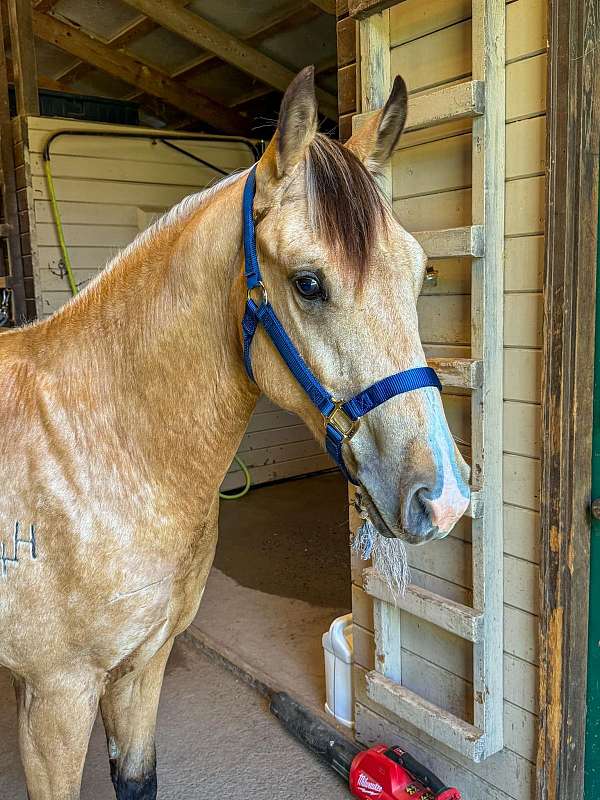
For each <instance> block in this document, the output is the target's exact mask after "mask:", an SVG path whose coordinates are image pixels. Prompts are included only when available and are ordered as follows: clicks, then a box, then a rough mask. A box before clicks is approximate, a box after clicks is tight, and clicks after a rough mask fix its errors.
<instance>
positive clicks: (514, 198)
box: [352, 0, 547, 800]
mask: <svg viewBox="0 0 600 800" xmlns="http://www.w3.org/2000/svg"><path fill="white" fill-rule="evenodd" d="M546 6H547V3H546V2H545V0H509V2H507V4H506V23H507V30H506V35H507V54H506V79H507V89H506V96H507V102H506V227H505V235H506V259H505V306H504V316H505V318H504V330H505V339H504V421H503V422H504V463H503V470H504V475H503V482H504V485H503V494H504V578H505V583H504V596H505V607H504V612H505V613H504V695H505V705H504V726H505V748H504V750H502V751H501V752H500V753H497V754H496V755H494V756H492V757H490V758H488V759H487V760H485V761H484V762H483V763H481V764H478V765H474V764H473V763H472V762H471V761H468V760H467V759H465V758H463V757H462V756H460V755H457V753H455V752H454V751H452V750H450V749H449V748H447V747H445V746H443V745H440V744H438V743H436V742H434V741H433V740H431V739H430V738H428V737H427V736H426V735H425V734H423V733H422V732H420V731H418V730H416V729H414V728H413V727H411V726H410V725H408V724H406V723H405V722H401V721H399V720H395V719H394V717H393V715H392V714H391V713H390V712H389V711H388V710H386V709H384V708H382V707H381V706H377V704H376V703H374V702H373V701H371V700H370V699H369V698H368V696H367V693H366V689H365V675H366V672H368V671H369V670H371V669H373V658H374V645H373V633H372V631H373V611H372V602H371V598H370V597H369V596H368V595H367V594H366V593H365V591H364V590H363V588H362V578H361V571H362V569H363V567H364V562H359V561H357V560H356V559H354V561H353V571H352V574H353V581H354V585H353V614H354V622H355V637H354V638H355V643H356V644H355V654H356V674H355V677H356V696H357V720H356V730H357V735H358V736H359V738H361V737H363V738H364V739H365V741H367V742H370V741H374V740H375V739H382V740H385V741H389V740H392V741H398V742H403V743H404V745H405V746H406V747H407V749H409V750H411V752H413V753H414V754H415V755H416V756H417V757H421V758H423V759H424V760H425V763H428V764H429V765H430V766H432V767H434V768H435V769H436V771H438V772H440V773H441V774H442V776H443V777H444V778H445V779H446V780H447V781H448V782H449V783H451V784H453V785H456V786H458V787H459V788H460V789H462V791H463V796H464V797H468V798H469V800H489V799H490V798H492V799H493V800H507V799H508V798H512V800H532V798H533V797H534V793H535V784H534V764H535V758H536V734H537V715H538V699H537V696H538V689H537V684H538V628H539V625H538V613H539V605H538V576H539V559H540V548H539V541H540V521H539V513H538V511H539V481H540V450H541V445H540V399H541V350H540V348H541V344H542V339H541V337H542V295H541V292H542V270H543V256H544V217H545V209H544V181H545V166H546V165H545V148H546V125H545V122H546V120H545V84H546V36H547V34H546V16H545V15H546ZM470 16H471V0H428V2H427V3H423V2H422V0H404V2H400V3H398V4H397V5H395V6H393V7H392V8H391V9H390V26H391V31H390V34H391V36H390V38H391V46H392V51H391V60H392V76H393V75H395V74H396V73H400V74H402V75H403V76H404V78H405V79H406V81H407V84H408V86H409V91H410V92H411V93H412V94H418V93H419V92H422V91H425V90H429V89H431V88H434V87H441V86H445V85H452V84H455V83H457V82H460V81H463V80H466V79H468V78H469V77H470V70H471V23H470ZM471 146H472V143H471V122H470V120H468V119H467V120H458V121H454V122H451V123H445V124H443V125H439V126H437V127H433V128H428V129H421V130H415V131H411V132H409V133H408V134H406V136H404V137H403V138H402V140H401V142H400V143H399V146H398V149H397V151H396V152H395V154H394V157H393V164H392V170H393V184H392V185H393V203H394V210H395V212H396V214H397V215H398V217H399V219H400V221H401V222H402V223H403V224H404V225H405V227H406V228H407V229H408V230H410V231H422V230H432V229H438V228H451V227H459V226H466V225H470V224H471V191H470V190H471ZM432 263H433V265H434V267H435V269H436V270H437V271H438V281H437V285H436V286H428V285H425V287H424V289H423V292H422V295H421V297H420V299H419V319H420V330H421V336H422V339H423V343H424V346H425V350H426V353H427V354H428V355H429V356H432V357H434V356H437V357H441V356H453V355H454V356H463V357H469V355H470V347H469V343H470V261H469V260H468V259H462V258H454V259H444V260H436V261H435V262H432ZM450 391H452V390H450V389H448V390H446V391H445V392H444V399H443V402H444V407H445V410H446V414H447V417H448V421H449V424H450V427H451V429H452V431H453V432H454V433H455V434H456V435H457V436H459V437H460V438H462V439H466V440H468V439H469V436H470V425H471V420H470V402H469V398H468V397H467V396H466V393H465V392H460V391H458V390H454V392H455V393H454V394H450V393H449V392H450ZM463 450H464V454H465V455H466V456H467V458H468V456H469V448H463ZM355 522H357V521H356V520H355ZM470 539H471V536H470V520H468V519H463V520H462V521H461V522H460V523H459V524H458V525H457V527H456V529H455V530H454V531H453V532H452V534H451V535H450V536H449V537H448V538H447V539H445V540H442V541H439V542H435V543H431V544H428V545H426V546H424V547H418V548H416V547H412V548H411V547H409V548H408V550H409V562H410V564H411V568H412V574H413V581H414V583H416V584H418V585H420V586H422V587H424V588H427V589H430V590H432V591H436V592H440V593H441V594H445V595H446V596H447V597H449V598H451V599H453V600H456V601H458V602H462V603H466V604H470V603H471V602H472V592H471V542H470ZM401 629H402V682H403V684H405V685H406V686H407V688H409V689H412V690H413V691H415V692H417V693H418V694H420V695H421V696H423V697H425V698H427V699H428V700H430V701H431V702H434V703H436V704H438V705H440V706H441V707H442V708H445V709H447V710H449V711H451V712H453V713H455V714H458V715H459V716H461V717H462V718H463V719H465V720H467V721H471V718H470V715H471V714H472V696H471V694H472V688H471V686H472V684H471V681H472V655H471V645H470V644H468V643H467V642H465V641H463V640H462V639H459V638H458V637H456V636H454V635H452V634H450V633H447V632H445V631H443V630H441V629H440V628H437V627H435V626H433V625H431V624H429V623H427V622H425V621H423V620H420V619H417V618H416V617H414V616H411V615H410V614H408V613H405V612H403V613H402V619H401Z"/></svg>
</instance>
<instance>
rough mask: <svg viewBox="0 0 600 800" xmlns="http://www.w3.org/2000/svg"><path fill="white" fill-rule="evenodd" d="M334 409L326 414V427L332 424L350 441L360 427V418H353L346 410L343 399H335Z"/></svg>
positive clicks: (345, 439) (346, 440)
mask: <svg viewBox="0 0 600 800" xmlns="http://www.w3.org/2000/svg"><path fill="white" fill-rule="evenodd" d="M331 402H332V403H333V409H332V410H331V411H330V412H329V414H327V415H326V416H325V427H327V426H328V425H331V426H332V427H333V428H335V430H336V431H337V432H338V433H339V434H340V436H342V437H343V440H344V441H345V442H349V441H350V439H351V438H352V437H353V436H354V434H355V433H356V431H357V430H358V429H359V427H360V418H359V419H352V417H350V416H348V414H347V413H346V412H345V411H344V409H343V408H342V406H343V405H344V401H343V400H333V399H332V401H331Z"/></svg>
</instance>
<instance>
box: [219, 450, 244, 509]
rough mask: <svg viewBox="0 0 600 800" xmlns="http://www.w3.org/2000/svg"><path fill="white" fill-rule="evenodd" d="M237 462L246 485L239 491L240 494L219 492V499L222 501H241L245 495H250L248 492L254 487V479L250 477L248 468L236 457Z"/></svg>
mask: <svg viewBox="0 0 600 800" xmlns="http://www.w3.org/2000/svg"><path fill="white" fill-rule="evenodd" d="M235 460H236V462H237V463H238V464H239V466H240V469H241V470H242V472H243V473H244V479H245V481H246V483H245V485H244V486H243V487H242V488H241V489H240V490H239V492H219V497H220V498H221V499H222V500H239V499H240V497H243V496H244V495H245V494H248V492H249V491H250V486H251V485H252V478H251V477H250V472H249V470H248V467H247V466H246V465H245V464H244V462H243V461H242V459H241V458H238V457H237V456H235Z"/></svg>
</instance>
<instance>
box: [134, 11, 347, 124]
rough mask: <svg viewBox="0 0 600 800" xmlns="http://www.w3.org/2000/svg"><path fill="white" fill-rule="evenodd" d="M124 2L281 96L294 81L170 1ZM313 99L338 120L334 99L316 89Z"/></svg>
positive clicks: (290, 74) (272, 63) (277, 66)
mask: <svg viewBox="0 0 600 800" xmlns="http://www.w3.org/2000/svg"><path fill="white" fill-rule="evenodd" d="M126 2H127V4H128V5H130V6H131V7H132V8H135V9H136V10H137V11H139V12H140V13H142V14H145V15H146V16H147V17H149V18H150V19H152V20H154V21H155V22H157V23H158V24H159V25H160V26H161V27H163V28H166V29H167V30H169V31H172V32H173V33H175V34H177V35H178V36H181V37H182V38H183V39H186V40H187V41H189V42H192V44H195V45H197V46H198V47H201V48H204V49H206V50H209V51H210V52H211V53H214V54H215V55H216V56H218V57H219V58H221V59H223V61H226V62H227V63H228V64H232V65H233V66H235V67H237V68H238V69H240V70H242V71H243V72H246V73H248V74H249V75H251V76H252V77H254V78H258V79H259V80H261V81H263V82H264V83H266V84H267V85H268V86H273V87H274V88H275V89H279V90H280V91H282V92H284V91H285V90H286V89H287V87H288V85H289V84H290V83H291V81H292V80H293V79H294V77H295V72H294V71H293V70H290V69H289V68H288V67H285V66H284V65H283V64H280V63H279V62H278V61H275V60H274V59H272V58H271V57H270V56H267V55H265V54H264V53H262V52H261V51H260V50H257V49H256V48H254V47H252V46H251V45H249V44H247V43H246V42H243V41H242V40H241V39H238V38H237V37H235V36H233V35H232V34H230V33H227V32H226V31H224V30H222V29H221V28H218V27H217V26H216V25H213V24H212V23H211V22H208V21H207V20H205V19H203V18H202V17H200V16H199V15H198V14H195V13H193V12H192V11H188V10H187V9H185V8H181V7H180V6H179V5H178V4H177V3H175V2H173V0H126ZM316 95H317V99H318V100H319V104H320V107H321V110H322V111H323V112H324V113H325V114H327V116H328V117H330V118H331V119H337V103H336V99H335V97H333V96H332V95H330V94H329V92H326V91H325V90H323V89H319V88H317V89H316Z"/></svg>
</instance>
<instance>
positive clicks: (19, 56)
mask: <svg viewBox="0 0 600 800" xmlns="http://www.w3.org/2000/svg"><path fill="white" fill-rule="evenodd" d="M8 15H9V22H10V42H11V58H12V62H13V69H14V78H15V93H16V97H17V114H25V115H37V114H39V113H40V104H39V100H38V82H37V66H36V61H35V47H34V43H33V25H32V21H31V0H11V1H10V2H9V4H8Z"/></svg>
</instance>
